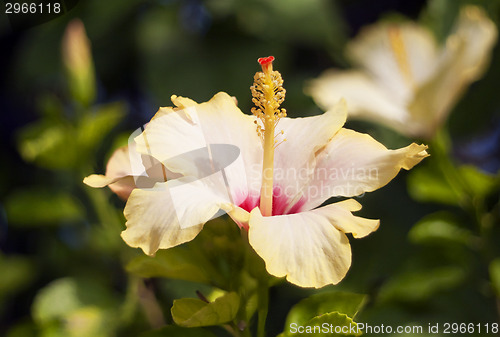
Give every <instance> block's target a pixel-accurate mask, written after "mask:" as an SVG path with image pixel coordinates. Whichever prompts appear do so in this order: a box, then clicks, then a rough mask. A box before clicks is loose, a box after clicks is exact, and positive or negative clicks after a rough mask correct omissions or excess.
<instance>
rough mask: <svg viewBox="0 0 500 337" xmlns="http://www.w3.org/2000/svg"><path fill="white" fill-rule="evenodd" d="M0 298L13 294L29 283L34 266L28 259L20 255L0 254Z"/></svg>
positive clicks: (33, 273) (33, 274)
mask: <svg viewBox="0 0 500 337" xmlns="http://www.w3.org/2000/svg"><path fill="white" fill-rule="evenodd" d="M0 270H2V277H0V299H1V298H3V296H6V295H12V294H15V293H16V292H17V291H20V290H22V289H23V288H25V287H26V286H27V285H29V284H30V283H31V281H32V280H33V278H34V276H35V266H34V265H33V262H32V261H30V260H29V259H27V258H25V257H21V256H2V255H0Z"/></svg>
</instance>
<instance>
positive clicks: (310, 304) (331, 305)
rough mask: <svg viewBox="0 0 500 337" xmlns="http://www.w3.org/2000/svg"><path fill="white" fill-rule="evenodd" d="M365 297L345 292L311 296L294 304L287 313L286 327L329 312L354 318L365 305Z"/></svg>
mask: <svg viewBox="0 0 500 337" xmlns="http://www.w3.org/2000/svg"><path fill="white" fill-rule="evenodd" d="M365 299H366V296H365V295H361V294H354V293H347V292H328V293H319V294H316V295H312V296H310V297H308V298H306V299H304V300H302V301H300V302H299V303H298V304H296V305H295V306H294V307H293V308H292V309H291V310H290V312H289V313H288V316H287V319H286V326H290V324H292V323H297V324H299V325H301V324H303V323H305V322H307V321H308V320H310V319H311V318H313V317H315V316H318V315H322V314H325V313H329V312H339V313H343V314H346V315H348V316H349V317H352V318H354V317H355V316H356V314H357V313H358V311H359V310H361V308H362V307H363V305H364V303H365Z"/></svg>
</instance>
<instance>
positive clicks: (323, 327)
mask: <svg viewBox="0 0 500 337" xmlns="http://www.w3.org/2000/svg"><path fill="white" fill-rule="evenodd" d="M361 335H362V332H361V330H360V327H359V326H358V324H356V323H355V322H354V321H353V320H352V318H350V317H349V316H347V315H346V314H343V313H339V312H337V311H335V312H331V313H327V314H323V315H319V316H316V317H314V318H312V319H311V320H309V321H307V322H305V323H304V324H299V323H296V322H292V323H290V324H287V325H286V326H285V331H284V332H283V333H282V334H281V335H280V336H283V337H289V336H297V337H299V336H317V337H320V336H361Z"/></svg>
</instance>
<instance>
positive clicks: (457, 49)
mask: <svg viewBox="0 0 500 337" xmlns="http://www.w3.org/2000/svg"><path fill="white" fill-rule="evenodd" d="M496 40H497V30H496V27H495V25H494V23H493V22H492V21H491V20H490V19H488V18H487V16H486V14H485V13H484V11H483V10H481V9H479V8H478V7H474V6H466V7H464V8H463V9H462V11H461V12H460V15H459V18H458V22H457V24H456V26H455V28H454V32H453V33H452V34H451V35H450V36H449V37H448V39H447V41H446V46H445V48H444V50H443V55H442V56H441V60H440V62H441V64H440V68H439V70H438V71H437V72H436V74H435V75H434V76H433V77H432V78H430V79H429V80H428V81H427V83H425V84H424V85H422V86H421V87H420V88H419V89H418V91H417V92H416V94H415V99H414V100H413V102H412V103H411V105H410V106H409V111H410V113H411V116H412V119H413V120H414V123H413V124H414V125H420V127H419V131H418V132H416V133H414V134H417V135H419V136H421V137H423V138H431V137H432V136H433V135H434V134H435V132H436V130H437V129H438V128H439V127H440V126H441V125H442V124H443V123H444V121H445V119H446V117H447V116H448V114H449V112H450V110H451V109H452V108H453V106H454V104H456V102H457V101H458V99H459V98H460V97H461V96H462V94H463V93H464V91H465V90H466V89H467V86H468V85H469V84H470V83H471V82H473V81H475V80H477V79H478V78H480V77H481V76H482V75H483V73H484V72H485V70H486V68H487V66H488V65H489V63H490V59H491V52H492V49H493V46H494V44H495V42H496Z"/></svg>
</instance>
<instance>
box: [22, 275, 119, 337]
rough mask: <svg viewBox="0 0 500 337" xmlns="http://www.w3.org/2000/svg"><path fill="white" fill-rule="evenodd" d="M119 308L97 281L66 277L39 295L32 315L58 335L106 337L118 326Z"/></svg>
mask: <svg viewBox="0 0 500 337" xmlns="http://www.w3.org/2000/svg"><path fill="white" fill-rule="evenodd" d="M116 307H117V303H116V302H115V301H114V299H113V298H112V296H111V295H110V293H109V292H108V291H107V289H105V288H103V287H102V286H101V285H99V284H97V283H96V282H90V281H86V280H79V279H72V278H64V279H59V280H56V281H54V282H52V283H51V284H49V285H48V286H46V287H45V288H43V289H42V290H41V291H40V292H39V293H38V294H37V296H36V298H35V301H34V303H33V307H32V315H33V319H34V321H35V323H37V325H38V326H39V328H41V329H42V330H44V331H45V333H47V330H48V331H51V333H52V334H53V335H54V336H74V337H77V336H78V337H100V336H102V337H105V336H109V335H110V334H111V333H112V331H113V330H114V329H115V328H116V324H117V322H116V319H115V317H116V312H115V310H116ZM49 335H51V334H49Z"/></svg>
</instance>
